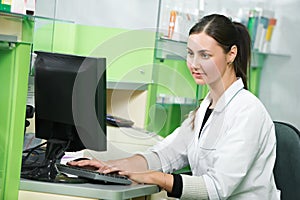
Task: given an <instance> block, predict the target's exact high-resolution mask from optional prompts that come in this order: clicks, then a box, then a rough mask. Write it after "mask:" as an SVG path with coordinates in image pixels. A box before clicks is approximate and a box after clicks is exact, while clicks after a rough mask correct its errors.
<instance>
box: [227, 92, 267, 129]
mask: <svg viewBox="0 0 300 200" xmlns="http://www.w3.org/2000/svg"><path fill="white" fill-rule="evenodd" d="M227 112H230V113H232V114H233V115H232V117H233V118H235V117H243V119H245V118H246V117H247V118H248V120H250V119H252V120H255V121H257V122H259V121H260V122H261V123H263V122H269V123H271V121H272V119H271V116H270V114H269V112H268V110H267V109H266V107H265V106H264V104H263V103H262V102H261V101H260V99H259V98H257V97H256V96H255V95H254V94H252V93H251V92H250V91H248V90H245V89H243V90H241V91H240V92H239V93H238V94H237V95H236V96H235V97H234V98H233V99H232V102H231V103H230V104H229V105H228V109H227ZM269 123H268V124H269Z"/></svg>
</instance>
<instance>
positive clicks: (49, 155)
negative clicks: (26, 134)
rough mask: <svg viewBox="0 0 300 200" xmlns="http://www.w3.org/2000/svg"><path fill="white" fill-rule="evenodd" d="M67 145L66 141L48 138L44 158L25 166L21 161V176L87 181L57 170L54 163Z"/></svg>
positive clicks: (63, 152)
mask: <svg viewBox="0 0 300 200" xmlns="http://www.w3.org/2000/svg"><path fill="white" fill-rule="evenodd" d="M68 146H69V142H67V141H62V140H57V139H49V140H48V141H47V146H46V154H45V157H44V160H43V161H42V162H41V163H40V164H39V165H35V166H32V167H30V166H26V165H24V163H22V171H21V178H25V179H31V180H37V181H46V182H55V183H86V182H88V180H87V179H83V178H78V177H69V176H68V175H66V174H63V173H60V172H59V171H58V169H57V167H56V163H57V162H59V161H60V160H61V158H62V157H63V155H64V154H65V150H66V149H67V148H68ZM25 166H26V167H25Z"/></svg>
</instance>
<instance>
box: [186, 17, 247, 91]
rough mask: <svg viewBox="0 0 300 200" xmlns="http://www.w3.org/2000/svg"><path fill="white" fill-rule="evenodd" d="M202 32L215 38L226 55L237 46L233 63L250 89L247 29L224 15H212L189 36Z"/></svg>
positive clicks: (195, 26)
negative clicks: (248, 83) (248, 80)
mask: <svg viewBox="0 0 300 200" xmlns="http://www.w3.org/2000/svg"><path fill="white" fill-rule="evenodd" d="M201 32H204V33H206V34H207V35H209V36H210V37H212V38H214V39H215V40H216V41H217V42H218V43H219V45H220V46H221V47H222V48H223V50H224V53H228V52H229V51H230V49H231V47H232V46H233V45H236V46H237V55H236V58H235V60H234V62H233V66H234V70H235V73H236V76H238V77H241V78H242V80H243V83H244V85H245V88H246V89H248V86H247V72H248V67H249V66H250V61H251V39H250V35H249V32H248V30H247V28H246V27H245V26H244V25H243V24H241V23H238V22H232V21H231V20H230V19H229V18H228V17H226V16H224V15H220V14H211V15H207V16H204V17H203V18H201V19H200V21H199V22H198V23H196V24H195V25H194V26H193V27H192V28H191V30H190V32H189V35H192V34H197V33H201Z"/></svg>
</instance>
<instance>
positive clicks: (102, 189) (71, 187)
mask: <svg viewBox="0 0 300 200" xmlns="http://www.w3.org/2000/svg"><path fill="white" fill-rule="evenodd" d="M20 190H25V191H34V192H42V193H51V194H60V195H69V196H77V197H85V198H98V199H116V200H118V199H130V198H134V197H140V196H147V195H151V194H154V193H157V192H159V188H158V187H157V186H156V185H142V184H135V183H133V184H132V185H129V186H123V185H104V184H91V183H83V184H64V183H50V182H41V181H32V180H26V179H21V181H20Z"/></svg>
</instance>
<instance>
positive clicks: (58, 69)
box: [34, 52, 106, 151]
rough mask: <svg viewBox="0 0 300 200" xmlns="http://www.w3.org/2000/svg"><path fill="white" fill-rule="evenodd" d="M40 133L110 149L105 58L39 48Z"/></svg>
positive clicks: (73, 147) (72, 148)
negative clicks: (43, 50)
mask: <svg viewBox="0 0 300 200" xmlns="http://www.w3.org/2000/svg"><path fill="white" fill-rule="evenodd" d="M36 53H37V58H36V61H35V65H34V66H35V87H34V88H35V109H36V110H35V112H36V113H35V127H36V137H37V138H42V139H47V140H48V139H59V140H66V141H69V140H70V141H71V142H70V144H69V147H68V149H67V150H68V151H78V150H82V149H84V148H87V149H92V150H97V151H102V150H106V73H105V72H106V71H105V69H106V62H105V58H93V57H83V56H75V55H66V54H57V53H46V52H36Z"/></svg>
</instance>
